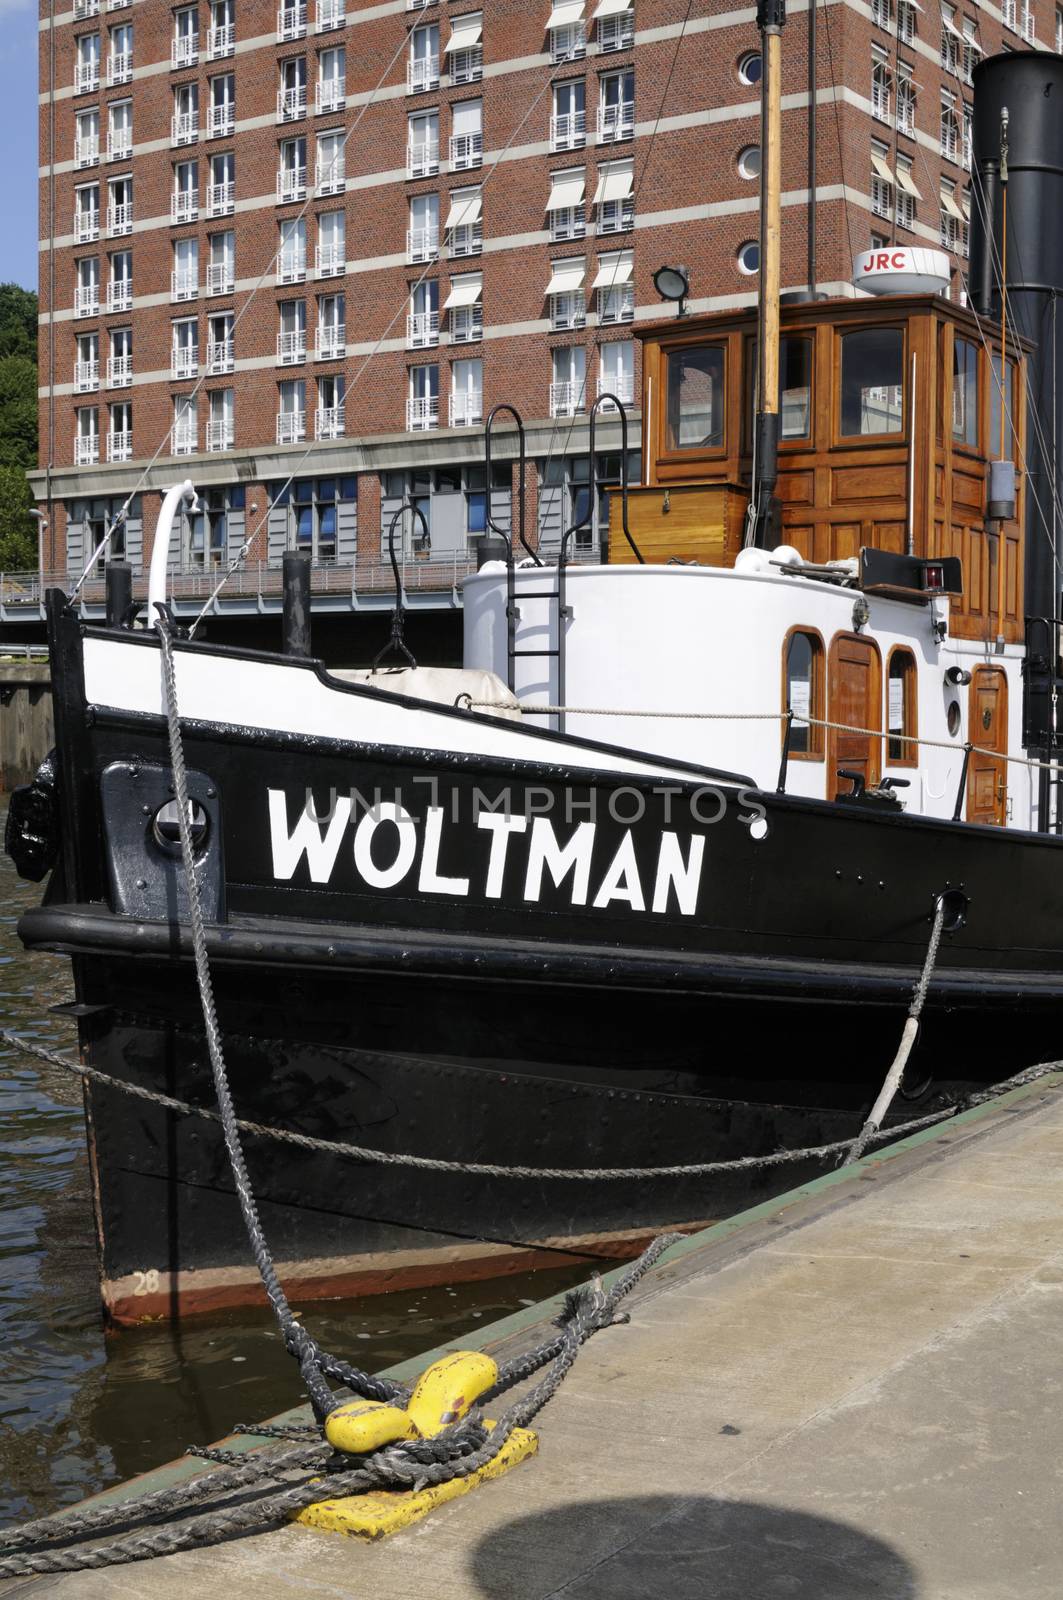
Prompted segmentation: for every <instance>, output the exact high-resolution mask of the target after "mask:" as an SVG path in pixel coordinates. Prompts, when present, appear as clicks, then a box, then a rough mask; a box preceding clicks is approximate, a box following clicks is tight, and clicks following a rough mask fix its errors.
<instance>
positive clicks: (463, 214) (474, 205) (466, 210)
mask: <svg viewBox="0 0 1063 1600" xmlns="http://www.w3.org/2000/svg"><path fill="white" fill-rule="evenodd" d="M482 205H483V198H482V196H481V194H480V191H479V189H477V191H476V193H475V194H470V195H465V196H464V197H462V198H461V199H458V198H455V199H454V200H453V201H452V203H451V207H450V210H449V211H448V212H447V220H446V222H445V223H444V227H447V228H467V227H468V226H469V224H470V223H471V222H477V221H478V220H479V216H480V208H481V206H482Z"/></svg>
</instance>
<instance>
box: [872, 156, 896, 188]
mask: <svg viewBox="0 0 1063 1600" xmlns="http://www.w3.org/2000/svg"><path fill="white" fill-rule="evenodd" d="M871 167H872V171H873V172H874V173H875V176H876V177H878V178H881V179H882V181H883V183H892V182H893V173H892V172H891V171H890V165H889V162H888V161H887V160H886V157H885V156H877V155H876V154H875V152H874V151H873V150H872V152H871Z"/></svg>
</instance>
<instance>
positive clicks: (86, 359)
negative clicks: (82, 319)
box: [74, 333, 100, 394]
mask: <svg viewBox="0 0 1063 1600" xmlns="http://www.w3.org/2000/svg"><path fill="white" fill-rule="evenodd" d="M74 348H75V350H76V352H77V354H76V357H75V360H74V391H75V393H77V394H88V393H90V391H91V390H93V389H98V388H99V386H100V336H99V334H98V333H79V334H78V336H77V339H76V340H75V345H74Z"/></svg>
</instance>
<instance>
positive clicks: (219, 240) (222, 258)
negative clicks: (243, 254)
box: [207, 229, 236, 294]
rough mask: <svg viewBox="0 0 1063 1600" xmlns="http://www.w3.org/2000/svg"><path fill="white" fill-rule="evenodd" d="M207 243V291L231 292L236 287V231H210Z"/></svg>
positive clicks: (212, 292)
mask: <svg viewBox="0 0 1063 1600" xmlns="http://www.w3.org/2000/svg"><path fill="white" fill-rule="evenodd" d="M207 243H208V245H209V247H210V259H209V261H208V263H207V293H208V294H232V292H233V290H234V289H235V288H236V233H235V232H234V231H233V230H231V229H230V230H229V231H227V232H225V233H212V234H210V235H209V237H208V240H207Z"/></svg>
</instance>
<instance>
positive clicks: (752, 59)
mask: <svg viewBox="0 0 1063 1600" xmlns="http://www.w3.org/2000/svg"><path fill="white" fill-rule="evenodd" d="M763 71H764V67H763V63H762V62H761V59H760V52H759V50H750V51H749V52H748V53H747V54H746V55H744V56H739V58H738V66H737V72H738V81H739V83H745V84H749V85H750V86H751V87H753V88H755V87H756V86H757V85H758V84H759V83H760V80H761V76H762V74H763Z"/></svg>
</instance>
